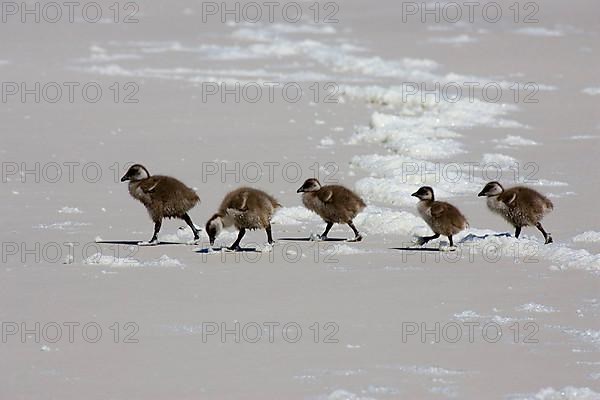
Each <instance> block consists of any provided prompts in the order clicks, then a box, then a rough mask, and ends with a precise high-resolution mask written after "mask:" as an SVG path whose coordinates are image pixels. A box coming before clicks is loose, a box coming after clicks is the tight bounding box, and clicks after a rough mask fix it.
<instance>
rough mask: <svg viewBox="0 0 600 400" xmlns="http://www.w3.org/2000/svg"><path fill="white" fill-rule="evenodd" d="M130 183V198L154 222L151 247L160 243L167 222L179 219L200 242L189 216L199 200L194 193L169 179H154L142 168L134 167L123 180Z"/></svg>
mask: <svg viewBox="0 0 600 400" xmlns="http://www.w3.org/2000/svg"><path fill="white" fill-rule="evenodd" d="M126 181H129V194H130V195H131V196H132V197H133V198H134V199H137V200H139V201H140V202H141V203H142V204H143V205H144V206H146V209H147V210H148V214H150V218H152V221H154V234H153V235H152V239H150V242H149V244H157V243H158V232H159V231H160V227H161V225H162V220H163V219H164V218H179V219H182V220H184V221H185V222H186V224H188V226H189V227H190V228H191V229H192V232H193V233H194V240H198V239H199V238H200V236H199V235H198V232H199V231H198V229H196V226H195V225H194V223H193V222H192V219H191V218H190V216H189V215H188V211H189V210H191V209H192V208H193V207H194V206H195V205H196V204H197V203H199V202H200V198H199V197H198V195H197V194H196V192H194V191H193V190H192V189H190V188H189V187H187V186H186V185H184V184H183V183H182V182H180V181H179V180H177V179H175V178H172V177H170V176H163V175H154V176H150V173H149V172H148V170H147V169H146V167H144V166H143V165H141V164H135V165H132V166H131V167H130V168H129V170H128V171H127V173H126V174H125V175H123V177H122V178H121V182H126Z"/></svg>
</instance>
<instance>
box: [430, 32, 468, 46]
mask: <svg viewBox="0 0 600 400" xmlns="http://www.w3.org/2000/svg"><path fill="white" fill-rule="evenodd" d="M427 41H428V42H429V43H440V44H452V45H456V46H459V45H462V44H466V43H476V42H478V41H479V40H477V39H476V38H474V37H473V36H469V35H467V34H462V35H458V36H440V37H434V38H430V39H428V40H427Z"/></svg>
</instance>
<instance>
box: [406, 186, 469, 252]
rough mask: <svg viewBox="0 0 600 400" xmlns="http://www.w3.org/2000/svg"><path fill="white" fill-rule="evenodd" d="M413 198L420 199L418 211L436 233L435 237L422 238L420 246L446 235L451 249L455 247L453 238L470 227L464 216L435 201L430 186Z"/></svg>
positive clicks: (447, 205)
mask: <svg viewBox="0 0 600 400" xmlns="http://www.w3.org/2000/svg"><path fill="white" fill-rule="evenodd" d="M412 196H414V197H417V198H418V199H420V201H419V204H418V205H417V210H418V211H419V214H420V215H421V218H423V219H424V220H425V222H426V223H427V225H429V227H430V228H431V230H432V231H433V233H435V235H433V236H425V237H422V238H420V240H419V244H420V245H423V244H425V243H427V242H429V241H430V240H433V239H437V238H438V237H440V235H444V236H447V237H448V240H449V241H450V247H453V246H454V242H453V241H452V236H453V235H456V234H457V233H459V232H460V231H462V230H464V229H466V228H467V227H468V226H469V224H468V222H467V219H466V218H465V217H464V215H462V214H461V212H460V211H459V210H458V208H456V207H454V206H453V205H452V204H450V203H446V202H443V201H435V197H434V195H433V189H432V188H431V187H429V186H423V187H421V188H420V189H419V190H417V191H416V192H415V193H413V194H412Z"/></svg>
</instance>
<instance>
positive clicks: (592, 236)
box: [573, 231, 600, 243]
mask: <svg viewBox="0 0 600 400" xmlns="http://www.w3.org/2000/svg"><path fill="white" fill-rule="evenodd" d="M573 241H574V242H590V243H591V242H600V232H595V231H587V232H584V233H581V234H579V235H577V236H575V237H574V238H573Z"/></svg>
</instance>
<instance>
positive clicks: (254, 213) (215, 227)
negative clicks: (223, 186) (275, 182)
mask: <svg viewBox="0 0 600 400" xmlns="http://www.w3.org/2000/svg"><path fill="white" fill-rule="evenodd" d="M279 207H281V204H279V202H278V201H277V200H276V199H275V198H273V197H272V196H270V195H268V194H267V193H265V192H263V191H262V190H257V189H252V188H247V187H243V188H239V189H236V190H234V191H232V192H230V193H228V194H227V195H226V196H225V198H224V199H223V201H222V202H221V206H220V207H219V211H217V213H216V214H215V215H213V216H212V217H211V218H210V219H209V220H208V222H207V223H206V233H207V234H208V238H209V240H210V245H211V246H212V245H214V243H215V239H216V237H217V236H218V235H219V233H221V231H222V230H223V228H228V227H230V226H235V228H236V229H238V230H239V233H238V237H237V239H236V240H235V242H234V243H233V244H232V245H231V246H230V247H229V250H232V251H239V250H241V247H240V241H241V240H242V238H243V237H244V235H245V234H246V229H251V230H254V229H264V230H265V231H266V232H267V241H268V242H269V244H273V243H274V241H273V236H272V233H271V217H272V216H273V213H274V212H275V210H276V209H278V208H279Z"/></svg>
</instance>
